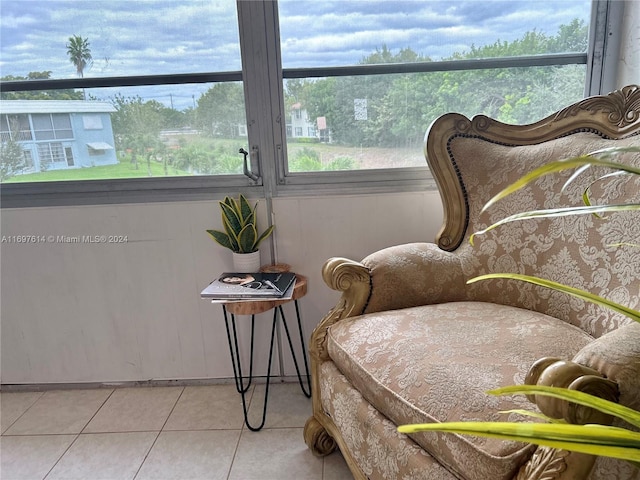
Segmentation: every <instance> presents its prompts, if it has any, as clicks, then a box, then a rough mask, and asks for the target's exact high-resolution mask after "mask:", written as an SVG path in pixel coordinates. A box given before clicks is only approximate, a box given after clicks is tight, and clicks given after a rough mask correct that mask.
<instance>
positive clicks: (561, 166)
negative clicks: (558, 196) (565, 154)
mask: <svg viewBox="0 0 640 480" xmlns="http://www.w3.org/2000/svg"><path fill="white" fill-rule="evenodd" d="M623 152H640V147H635V146H631V147H614V148H608V149H603V150H597V151H595V152H591V153H589V154H586V155H581V156H578V157H573V158H566V159H563V160H557V161H555V162H549V163H547V164H545V165H542V166H541V167H538V168H536V169H535V170H532V171H531V172H529V173H528V174H526V175H524V176H523V177H522V178H520V179H518V180H516V181H515V182H513V183H512V184H510V185H509V186H507V187H506V188H505V189H504V190H502V191H501V192H499V193H498V194H497V195H495V196H494V197H493V198H492V199H491V200H489V201H488V202H487V203H486V204H485V206H484V207H483V209H482V211H483V212H484V211H485V210H487V209H488V208H489V207H491V206H492V205H493V204H494V203H496V202H497V201H498V200H500V199H502V198H504V197H506V196H508V195H510V194H512V193H514V192H516V191H518V190H520V189H521V188H524V187H525V186H526V185H528V184H529V183H531V182H533V181H534V180H536V179H538V178H540V177H542V176H544V175H548V174H551V173H556V172H561V171H563V170H568V169H571V168H578V167H582V166H585V165H589V166H599V167H606V168H611V169H613V170H617V171H624V172H629V173H634V174H636V175H640V168H637V167H634V166H631V165H625V164H623V163H618V162H612V161H609V160H606V159H607V158H612V157H614V156H616V155H618V154H620V153H623Z"/></svg>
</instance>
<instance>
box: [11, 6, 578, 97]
mask: <svg viewBox="0 0 640 480" xmlns="http://www.w3.org/2000/svg"><path fill="white" fill-rule="evenodd" d="M254 1H255V0H254ZM589 14H590V1H589V0H560V1H554V0H505V1H503V0H487V1H479V0H467V1H462V0H447V1H440V0H409V1H391V0H381V1H375V2H374V1H358V0H338V1H325V0H281V2H280V4H279V16H280V34H281V50H282V59H283V67H284V68H293V67H317V66H339V65H350V64H357V63H358V62H359V61H361V60H362V59H363V58H364V57H365V56H367V55H369V54H371V53H373V52H375V51H376V49H379V48H381V46H382V45H383V44H385V45H386V46H387V47H388V48H389V49H391V51H392V52H393V53H397V52H398V51H399V50H400V49H402V48H407V47H410V48H411V49H412V50H414V51H415V52H416V53H419V54H422V55H425V56H429V57H430V58H432V59H433V60H438V59H441V58H446V57H449V56H451V55H452V54H453V53H455V52H464V51H467V50H469V48H470V47H471V46H472V45H475V46H481V45H484V44H490V43H494V42H495V41H496V40H502V41H512V40H514V39H517V38H520V37H521V36H522V35H523V34H524V33H525V32H526V31H531V30H534V29H535V30H537V31H539V32H544V33H548V34H550V35H552V34H555V33H556V32H557V30H558V27H559V26H560V25H561V24H566V23H569V22H570V21H571V20H572V19H574V18H579V19H582V20H584V21H585V23H587V24H588V18H589ZM237 30H238V29H237V14H236V5H235V1H234V0H174V1H170V0H157V1H156V0H125V1H120V0H102V1H94V0H42V1H41V0H0V76H6V75H15V76H26V75H27V74H28V73H29V72H31V71H46V70H50V71H51V72H52V78H74V77H75V76H76V69H75V67H74V66H73V64H72V63H71V62H70V61H69V59H68V56H67V54H66V47H65V45H66V43H67V42H68V39H69V37H70V36H71V35H80V36H81V37H83V38H87V39H88V40H89V42H90V48H91V53H92V56H93V60H94V62H93V65H92V66H91V67H90V68H88V69H87V70H86V71H85V77H96V76H122V75H148V74H161V73H168V74H171V73H189V72H208V71H213V72H215V71H239V70H241V68H242V67H241V63H240V48H239V40H238V31H237ZM201 87H202V86H201ZM205 89H206V88H205ZM147 90H148V91H150V90H149V89H147ZM174 90H175V88H174ZM201 90H202V89H201V88H200V89H198V88H196V87H194V93H196V94H197V92H198V91H201ZM144 91H145V89H142V88H141V89H139V92H140V95H141V96H143V97H144V96H145V95H144ZM154 92H156V95H157V96H158V100H159V101H162V102H163V103H165V104H168V102H169V101H171V102H179V103H180V105H179V106H177V107H176V108H178V107H181V108H183V107H184V106H188V105H189V104H190V103H191V100H192V98H193V95H194V93H191V92H186V91H185V90H184V89H183V90H182V91H176V94H175V95H173V94H172V95H171V98H169V97H168V96H167V94H166V92H165V93H158V89H155V90H154Z"/></svg>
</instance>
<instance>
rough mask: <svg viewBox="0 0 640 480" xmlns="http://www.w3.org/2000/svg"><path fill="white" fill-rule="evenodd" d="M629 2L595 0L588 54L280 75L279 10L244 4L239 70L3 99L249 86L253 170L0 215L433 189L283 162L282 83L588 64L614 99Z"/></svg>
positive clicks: (58, 194)
mask: <svg viewBox="0 0 640 480" xmlns="http://www.w3.org/2000/svg"><path fill="white" fill-rule="evenodd" d="M619 3H622V2H615V1H614V0H594V1H593V2H592V9H591V24H590V29H589V31H590V38H589V51H588V52H587V53H575V54H551V55H536V56H527V57H503V58H494V59H483V60H459V61H440V62H425V63H407V64H380V65H354V66H346V67H327V68H317V67H316V68H287V69H283V68H282V64H281V56H280V38H279V23H278V5H277V1H275V0H273V1H272V0H264V1H261V2H252V1H243V0H237V2H236V5H237V10H238V26H239V33H240V54H241V58H242V71H230V72H210V73H194V74H171V75H145V76H131V77H97V78H94V77H90V78H74V79H52V80H25V81H11V82H2V90H3V91H5V92H10V91H34V90H52V89H69V88H78V89H81V88H98V87H131V86H145V85H175V84H194V83H215V82H232V81H236V82H237V81H242V82H243V85H244V92H245V107H246V110H247V115H246V118H247V134H248V144H249V148H250V153H251V155H250V157H249V158H250V161H251V170H252V172H254V173H258V174H259V175H260V176H259V178H258V179H257V180H252V179H250V178H248V177H247V176H244V175H220V176H195V177H164V178H161V177H157V178H145V179H137V178H136V179H114V180H84V181H56V182H29V183H15V184H12V183H5V184H2V187H1V188H0V206H1V207H2V208H15V207H32V206H54V205H98V204H117V203H147V202H159V201H184V200H204V199H207V200H208V199H211V198H221V197H222V196H224V195H226V194H229V192H234V193H238V192H239V193H244V194H245V195H253V196H264V197H266V198H271V197H277V196H289V195H318V194H322V195H327V194H345V193H349V194H351V193H379V192H404V191H419V190H425V189H426V190H430V189H435V188H436V186H435V182H434V181H433V178H432V177H431V175H430V174H429V172H428V169H427V167H426V165H425V167H408V168H398V169H392V168H389V169H377V170H355V171H339V172H302V173H294V172H289V171H288V168H287V158H286V119H287V112H285V108H284V101H283V97H284V94H283V80H285V79H295V78H310V77H330V76H354V75H374V74H394V73H421V72H436V71H454V70H472V69H487V68H506V67H530V66H548V65H568V64H584V65H586V67H587V79H586V85H585V96H587V95H594V94H599V93H603V92H604V91H609V90H610V89H611V88H612V87H611V86H612V85H614V84H615V82H614V80H615V70H616V69H615V68H612V66H615V63H614V62H616V61H617V56H616V53H617V49H618V43H619V40H620V34H619V32H618V34H617V35H614V34H612V31H613V32H614V33H615V29H616V28H619V25H621V24H622V22H621V19H622V14H623V6H622V5H616V4H619Z"/></svg>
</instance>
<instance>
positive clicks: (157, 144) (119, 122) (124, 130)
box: [111, 94, 166, 175]
mask: <svg viewBox="0 0 640 480" xmlns="http://www.w3.org/2000/svg"><path fill="white" fill-rule="evenodd" d="M111 101H112V103H113V106H114V107H115V108H116V112H114V113H112V114H111V123H112V125H113V133H114V137H115V140H116V146H117V148H118V150H120V151H125V152H128V153H130V154H131V157H130V159H131V163H133V164H134V166H135V169H136V170H137V169H138V168H139V163H138V160H139V158H141V157H142V158H143V159H144V160H146V163H147V168H148V169H149V175H151V168H150V164H151V160H152V159H153V160H158V152H160V151H161V150H162V149H163V146H164V145H163V144H162V142H161V141H160V131H161V130H162V128H163V120H164V117H163V114H162V112H163V110H164V109H166V107H165V106H164V105H162V104H161V103H160V102H157V101H155V100H151V101H148V102H143V101H142V99H141V98H140V97H137V96H136V97H124V96H123V95H120V94H118V95H116V96H115V97H113V98H112V100H111Z"/></svg>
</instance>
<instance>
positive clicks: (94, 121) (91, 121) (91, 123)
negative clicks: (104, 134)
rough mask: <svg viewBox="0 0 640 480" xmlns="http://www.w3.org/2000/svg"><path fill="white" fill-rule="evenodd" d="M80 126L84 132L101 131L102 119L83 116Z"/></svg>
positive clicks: (98, 116) (95, 116) (97, 116)
mask: <svg viewBox="0 0 640 480" xmlns="http://www.w3.org/2000/svg"><path fill="white" fill-rule="evenodd" d="M82 126H83V127H84V129H85V130H102V128H103V126H102V117H101V116H100V115H83V116H82Z"/></svg>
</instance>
